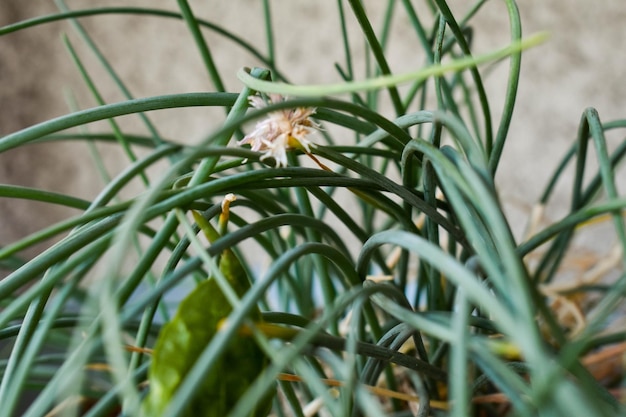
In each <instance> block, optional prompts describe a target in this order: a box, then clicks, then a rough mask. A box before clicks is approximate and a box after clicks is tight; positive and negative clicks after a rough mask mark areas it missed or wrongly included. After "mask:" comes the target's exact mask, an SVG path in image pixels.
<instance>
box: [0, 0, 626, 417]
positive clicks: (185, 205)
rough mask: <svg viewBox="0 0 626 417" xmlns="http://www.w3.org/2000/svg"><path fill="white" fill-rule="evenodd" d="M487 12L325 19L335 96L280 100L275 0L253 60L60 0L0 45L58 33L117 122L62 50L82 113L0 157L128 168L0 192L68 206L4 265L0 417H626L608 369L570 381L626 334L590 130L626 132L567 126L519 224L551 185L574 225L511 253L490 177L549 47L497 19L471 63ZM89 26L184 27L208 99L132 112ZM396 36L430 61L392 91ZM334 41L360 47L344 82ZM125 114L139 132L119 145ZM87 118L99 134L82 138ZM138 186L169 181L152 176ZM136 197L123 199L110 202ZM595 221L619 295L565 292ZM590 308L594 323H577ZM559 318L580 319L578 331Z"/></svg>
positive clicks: (8, 144)
mask: <svg viewBox="0 0 626 417" xmlns="http://www.w3.org/2000/svg"><path fill="white" fill-rule="evenodd" d="M485 3H486V2H485V1H484V0H482V1H476V2H475V3H474V4H473V5H472V7H470V8H469V9H468V10H469V11H468V13H467V15H465V16H456V15H455V14H454V13H453V12H452V11H451V9H450V8H449V7H448V5H447V3H446V1H445V0H429V1H425V2H423V4H420V6H419V7H417V6H416V5H415V4H414V3H412V2H409V1H402V2H394V1H389V2H388V3H387V9H386V13H385V18H384V19H383V22H382V27H379V28H377V27H374V26H375V25H374V24H373V22H372V20H371V17H372V16H370V15H368V13H367V10H366V8H365V7H364V5H363V4H362V3H361V2H360V1H358V0H348V1H345V2H342V1H338V2H337V16H338V17H339V19H338V22H339V23H340V27H338V28H336V30H337V33H338V36H340V41H341V42H339V44H340V45H342V46H343V48H344V52H345V54H344V55H345V61H344V62H339V63H337V64H336V70H337V72H338V75H339V76H340V79H341V82H340V83H337V84H324V85H295V84H291V83H289V82H288V81H287V78H286V77H287V75H288V74H289V68H279V67H277V64H276V63H277V62H278V61H277V60H276V56H277V55H279V54H280V52H281V51H280V50H278V49H276V48H275V44H274V39H273V21H272V13H271V8H270V3H269V1H264V2H263V10H264V15H263V19H261V20H260V24H264V25H265V30H266V33H267V39H268V45H267V48H266V50H259V49H256V48H255V47H254V46H252V44H251V43H248V42H247V41H246V40H245V39H243V38H242V37H241V36H238V34H237V33H233V32H230V31H228V30H226V29H224V28H223V27H221V26H220V25H219V23H217V22H211V21H206V20H203V19H200V18H199V17H197V16H195V15H194V13H193V10H192V8H191V7H190V4H189V3H188V2H187V1H186V0H178V2H177V5H178V9H177V10H160V9H153V8H131V7H102V8H85V9H79V10H70V9H68V8H67V7H66V6H65V4H64V3H63V2H62V1H58V2H57V5H58V8H59V12H58V13H56V14H52V15H47V16H40V17H35V18H32V19H29V20H26V21H22V22H17V23H14V24H11V25H9V26H5V27H4V28H1V29H0V35H4V34H8V33H11V32H15V31H18V30H29V28H31V27H33V26H37V25H43V24H46V23H48V22H52V21H58V20H65V21H67V22H69V23H71V24H72V27H73V30H75V31H76V32H77V33H78V34H79V36H80V38H81V39H82V40H83V42H84V43H85V45H86V46H87V47H88V48H89V49H90V50H91V51H92V52H94V53H95V56H96V58H97V60H98V62H99V63H100V64H101V65H102V67H103V68H104V70H105V71H106V73H107V74H108V75H109V76H111V77H112V78H113V79H114V80H115V82H116V85H117V86H118V88H119V89H120V91H121V92H122V94H123V95H124V96H125V97H126V100H124V101H122V102H118V103H112V104H106V103H105V102H104V100H103V99H102V97H101V96H100V94H99V93H98V84H99V81H100V80H98V79H93V78H92V77H91V76H90V74H89V73H88V72H87V70H86V68H85V66H84V65H83V64H82V60H83V57H81V56H80V54H79V53H77V52H76V50H75V49H74V47H73V46H72V44H71V43H70V42H69V41H68V40H67V39H65V40H64V42H65V43H66V46H67V49H68V52H69V59H71V60H72V61H73V62H74V63H75V65H76V67H77V69H78V70H79V72H80V74H81V75H82V77H83V79H84V81H85V85H86V86H87V88H88V90H89V91H90V92H91V94H92V95H93V97H94V98H95V100H96V102H97V103H98V106H97V107H93V108H88V109H84V110H79V109H74V111H69V112H68V113H67V115H65V116H61V117H58V118H56V119H52V120H48V121H45V122H42V123H39V124H36V125H33V126H30V127H27V128H25V129H23V130H20V131H17V132H14V133H11V134H9V135H7V136H5V137H3V138H1V139H0V152H6V151H9V150H11V149H15V148H18V147H23V146H28V145H29V144H31V143H34V142H43V141H47V142H53V143H54V142H62V141H73V142H72V143H81V142H85V143H94V142H97V141H106V142H110V143H115V144H117V146H119V147H120V148H121V149H122V150H123V151H124V152H125V155H126V156H127V158H128V162H127V164H126V168H125V169H124V170H123V171H121V172H119V173H116V174H114V175H111V176H110V180H109V182H108V183H107V185H106V186H105V187H103V188H102V190H100V192H99V193H98V194H97V196H96V197H95V198H94V199H93V200H91V201H88V200H84V199H81V198H78V197H75V196H73V195H71V194H63V193H58V192H52V191H49V190H44V189H36V188H26V187H21V186H16V185H12V184H2V185H0V196H1V197H2V198H5V199H25V200H32V201H37V202H44V203H48V204H54V205H61V206H65V207H71V208H74V209H78V210H80V213H79V214H75V215H71V216H68V217H67V218H66V219H65V220H63V221H61V222H58V223H55V224H53V225H51V226H49V227H46V228H44V229H42V230H39V231H37V232H35V233H32V234H30V235H28V236H25V237H24V238H22V239H19V240H18V241H15V242H3V243H4V246H3V247H1V248H0V266H1V267H2V268H3V270H4V271H5V272H6V277H5V278H4V279H3V280H2V281H0V300H1V305H2V310H1V311H0V339H1V343H2V358H0V371H1V372H0V374H1V377H2V379H1V382H0V404H1V410H2V412H1V414H2V415H6V416H11V415H17V414H18V413H22V415H24V416H29V417H34V416H46V415H48V416H53V415H54V416H56V415H63V416H78V415H81V416H82V415H85V416H91V417H96V416H111V415H120V416H121V415H124V416H135V415H154V413H158V414H160V415H167V416H188V415H204V416H217V415H229V416H250V415H267V414H268V413H271V415H275V416H291V415H294V416H308V415H315V414H316V413H319V415H332V416H349V415H354V416H357V415H367V416H404V415H406V416H409V415H418V416H428V415H434V416H444V415H450V416H458V417H461V416H468V415H488V416H500V415H519V416H532V415H542V416H543V415H545V416H548V415H549V416H553V415H554V416H556V415H563V416H566V415H567V416H574V415H587V416H598V415H623V413H625V412H626V410H625V409H624V406H623V401H621V398H622V397H620V395H619V386H620V380H621V378H622V375H621V372H619V371H616V372H614V373H612V374H611V375H610V376H611V378H608V377H606V375H601V374H600V373H598V371H597V370H595V369H594V368H593V367H591V366H590V365H589V364H590V363H591V359H590V358H592V357H594V356H592V355H595V354H596V352H599V351H600V352H602V351H605V350H606V349H610V348H611V349H615V346H618V347H619V346H621V345H620V344H619V342H620V341H622V340H623V339H624V336H625V334H624V331H623V330H620V329H619V328H617V327H615V326H614V324H613V323H614V322H615V315H616V314H618V313H619V311H620V310H619V308H620V303H621V302H622V297H623V293H624V291H625V290H626V277H625V276H624V275H623V266H624V257H623V253H624V247H625V246H626V229H625V227H624V220H623V217H622V211H623V210H624V207H625V206H626V199H625V198H624V197H623V196H620V194H619V191H618V188H617V186H616V178H615V177H616V175H615V172H616V169H617V166H618V165H619V163H620V162H621V161H622V159H623V157H624V154H625V153H626V143H621V144H619V145H618V146H611V147H609V146H607V140H606V138H605V132H606V131H608V130H617V131H619V130H620V129H623V128H624V127H626V120H616V121H611V122H604V121H602V120H601V118H600V116H599V115H598V113H597V112H596V111H595V110H594V109H591V108H590V109H587V110H584V112H583V115H582V118H581V122H580V127H579V131H578V133H577V136H576V138H575V140H573V141H572V148H571V150H570V151H569V152H568V153H567V154H566V155H565V156H564V157H563V159H562V162H561V163H560V164H559V165H558V166H557V167H555V171H554V175H553V176H552V178H551V179H550V180H549V181H548V184H547V186H546V189H545V192H544V193H543V195H542V197H541V200H540V202H539V205H538V207H545V206H546V204H547V203H548V202H549V200H550V198H551V196H552V195H553V190H554V187H555V184H556V183H557V182H558V181H570V182H571V184H572V185H571V187H572V193H571V203H570V205H569V211H568V213H567V214H566V215H565V216H564V217H563V218H561V219H559V220H558V221H555V222H554V223H552V224H550V225H548V226H545V227H537V228H534V229H532V232H531V233H530V234H529V236H528V237H526V238H525V240H524V241H523V242H517V241H516V239H515V238H514V236H513V234H512V232H511V227H510V225H509V223H508V220H507V216H506V215H505V213H504V211H503V209H502V204H501V201H500V198H499V195H498V191H497V189H496V187H495V178H496V174H497V170H498V162H499V160H500V157H501V154H502V151H503V148H504V146H505V144H506V141H507V137H508V132H509V125H510V122H511V118H512V115H513V109H514V104H515V97H516V91H517V87H518V80H519V76H520V71H521V58H522V55H523V50H525V49H526V48H529V47H532V46H535V45H537V44H538V43H540V42H542V41H543V40H544V39H545V36H543V35H541V34H539V35H531V36H529V37H526V38H522V35H521V23H520V16H519V13H518V9H517V5H516V3H515V1H514V0H505V3H506V6H507V11H508V15H507V16H503V17H502V18H503V19H505V18H506V19H508V20H509V28H510V33H509V35H508V38H509V39H510V43H509V44H508V45H502V49H499V50H496V51H493V52H490V53H487V54H483V55H481V54H478V55H476V54H473V53H472V42H471V36H469V34H470V33H471V31H472V30H480V28H479V27H473V25H472V24H473V18H474V16H475V15H477V14H479V13H480V12H481V9H482V7H483V6H484V5H485ZM285 7H298V6H297V5H296V4H289V5H285ZM108 14H112V15H122V14H135V15H139V16H140V17H139V18H138V22H141V20H140V19H141V17H142V16H152V17H155V16H156V17H159V18H163V19H178V20H179V21H180V24H181V25H186V27H187V28H188V29H189V31H190V32H191V34H192V38H193V40H194V42H195V45H189V47H195V48H196V49H197V51H198V53H199V54H200V56H201V58H202V62H203V63H204V66H205V68H206V71H207V73H208V75H209V76H210V77H211V79H212V81H213V85H214V86H215V91H208V92H198V93H181V94H172V95H167V96H154V97H146V98H139V99H137V98H133V97H132V93H131V92H130V91H129V90H128V88H127V87H126V86H125V84H124V81H123V79H122V78H121V77H120V76H118V74H117V73H116V72H115V69H114V67H113V66H112V65H111V64H110V63H109V62H107V60H106V58H105V57H104V55H103V54H101V53H100V52H99V50H98V48H97V45H96V43H95V42H94V41H93V40H92V39H91V38H90V37H89V34H88V33H87V31H86V30H85V29H84V28H83V26H81V23H80V22H81V19H82V18H84V17H88V16H97V15H108ZM398 16H401V17H402V19H405V20H406V21H408V22H409V23H410V25H411V30H412V31H414V33H415V37H414V39H413V40H406V41H407V42H408V41H411V42H414V43H415V48H416V49H420V50H421V51H423V53H424V56H425V60H424V63H423V67H422V68H417V69H415V71H412V72H408V73H399V74H398V73H394V72H393V71H392V68H391V66H390V64H389V63H388V48H389V42H388V38H389V33H390V31H391V30H392V29H393V26H394V24H396V23H397V21H398V20H396V19H398ZM351 25H356V27H357V28H358V30H359V31H360V32H359V33H360V36H361V37H362V41H363V42H364V45H365V49H366V56H367V63H366V65H364V68H365V73H363V74H356V70H355V69H354V68H355V67H356V65H355V64H356V63H355V62H354V61H355V54H354V51H353V49H352V46H351V45H353V44H354V43H353V42H352V40H351V39H349V36H354V31H350V30H348V29H349V28H350V27H351ZM207 32H212V33H214V34H216V35H219V36H223V37H226V38H228V39H229V40H230V41H232V42H233V43H234V44H235V45H236V46H237V47H238V48H241V49H242V50H245V51H247V52H248V53H249V54H250V56H251V57H252V58H251V59H253V61H251V64H250V68H242V69H241V70H240V71H239V72H238V73H237V77H238V79H239V80H240V82H241V84H240V89H239V90H238V91H226V89H225V87H224V84H223V82H222V81H221V77H222V76H223V74H222V73H221V69H220V57H219V56H214V55H213V54H212V51H211V48H210V46H209V44H208V43H207V42H206V40H205V34H206V33H207ZM495 63H497V64H498V65H505V66H508V79H507V84H506V88H505V91H504V92H503V94H504V100H503V101H502V100H500V101H499V102H503V103H504V106H503V108H501V109H497V112H493V109H492V105H491V104H490V103H491V99H492V98H491V97H489V96H488V95H487V93H486V89H485V86H484V74H485V71H483V68H484V66H483V65H482V64H495ZM499 99H500V98H499ZM385 102H386V103H388V104H389V106H384V105H383V104H381V103H385ZM198 106H200V107H205V108H210V107H217V108H223V109H224V110H225V112H224V113H225V114H226V115H225V116H224V118H223V122H222V123H221V125H220V127H219V128H216V129H215V130H213V131H211V132H210V133H209V134H208V135H207V136H206V138H205V139H204V140H202V141H200V142H198V143H196V144H193V145H184V144H182V143H183V141H182V140H181V138H176V137H173V138H164V137H162V136H161V135H160V134H159V133H158V132H159V127H158V125H155V124H154V123H153V122H151V120H150V112H151V111H154V110H167V109H185V108H188V107H198ZM496 113H497V114H499V115H500V116H498V117H494V114H496ZM129 114H139V115H140V116H141V118H142V120H143V123H144V126H145V132H146V133H145V135H136V134H132V135H131V134H128V133H126V132H124V130H123V129H122V128H121V127H120V125H119V124H117V123H116V121H115V118H116V117H119V116H123V115H129ZM95 121H108V122H109V126H110V127H111V129H110V130H108V131H98V132H91V131H89V130H87V129H86V126H87V124H89V123H91V122H95ZM592 151H593V152H592ZM591 155H593V156H591ZM592 157H595V159H596V161H597V164H596V165H597V166H598V168H597V171H596V172H592V173H590V172H588V171H589V170H590V169H591V168H589V167H588V165H589V161H590V159H591V158H592ZM95 158H96V162H97V164H96V165H102V164H101V162H102V161H101V160H99V159H98V158H99V157H98V155H97V154H95ZM157 164H158V165H159V166H166V167H167V168H166V169H159V170H158V171H155V170H153V169H152V170H151V168H153V167H154V166H156V165H157ZM569 165H573V166H574V167H575V169H574V171H575V173H574V177H573V178H566V176H565V174H564V172H566V170H565V168H566V167H568V166H569ZM155 172H158V173H155ZM51 174H53V173H51ZM136 180H139V183H140V184H143V190H142V191H141V192H139V193H136V194H135V195H134V196H131V197H128V196H127V195H126V194H125V193H122V192H121V191H122V190H125V188H126V187H127V185H128V184H129V183H131V182H136ZM599 221H604V222H611V224H612V226H613V227H612V230H613V233H614V234H613V236H612V239H614V240H615V242H616V244H615V250H614V253H615V254H616V255H615V256H613V259H614V262H612V263H611V265H610V268H608V269H612V270H613V271H617V273H616V274H614V275H613V276H614V279H613V280H612V281H611V282H595V281H594V282H593V283H582V284H581V285H575V286H570V287H567V288H565V289H563V288H562V287H559V286H558V285H556V284H557V283H558V282H559V274H560V271H561V270H562V268H563V266H564V264H565V263H566V262H567V259H568V257H567V255H568V251H569V250H570V248H571V242H572V239H573V238H574V237H575V236H576V235H577V234H578V233H579V232H580V230H581V229H583V228H586V227H591V226H592V225H593V224H595V223H597V222H599ZM211 224H213V225H211ZM202 231H203V232H205V234H207V236H208V237H209V238H208V239H205V238H204V237H203V236H202V233H201V232H202ZM51 238H55V239H56V243H54V244H51V245H48V246H44V249H43V250H41V251H39V252H38V253H36V254H35V255H33V256H30V255H26V254H30V253H32V251H29V250H30V249H31V248H32V247H34V246H36V245H39V246H37V247H41V245H42V242H48V241H49V239H51ZM531 258H532V263H531V262H530V261H529V260H530V259H531ZM226 261H228V262H230V264H229V265H230V266H224V265H225V262H226ZM233 265H237V276H236V277H235V276H234V275H233V274H234V272H233V270H234V269H233V268H234V266H233ZM260 265H261V266H260ZM207 280H209V281H208V282H209V283H210V285H208V286H207V285H204V284H203V283H207ZM233 287H234V288H233ZM200 289H202V291H203V292H202V293H200V292H199V290H200ZM207 289H210V291H208V290H207ZM547 289H551V291H548V290H547ZM589 296H594V297H595V298H594V299H595V301H594V303H593V305H590V304H588V303H583V302H582V301H581V300H586V299H587V297H589ZM181 300H183V301H181ZM184 300H187V301H184ZM191 300H193V301H191ZM555 300H556V301H558V302H555ZM564 305H570V306H574V307H575V308H577V311H579V313H580V314H579V316H582V318H581V321H579V326H578V327H576V328H575V329H572V327H571V326H568V325H567V323H565V322H564V320H563V319H562V315H561V313H562V312H563V306H564ZM559 306H560V307H559ZM218 307H219V308H218ZM204 318H206V320H204ZM209 323H212V324H209ZM164 326H168V330H167V331H164V332H161V329H162V328H164ZM207 326H213V328H212V329H208V328H207ZM177 329H178V330H177ZM246 345H251V346H255V348H254V349H256V350H254V352H255V353H254V355H255V357H258V358H259V360H258V361H256V362H254V367H251V360H254V358H253V357H252V356H251V355H252V354H246V353H245V352H246V351H247V350H246V349H244V347H245V346H246ZM168 346H169V347H168ZM603 349H605V350H603ZM617 352H619V350H618V351H617ZM189 355H192V356H189ZM152 358H155V361H154V362H155V363H154V364H153V363H152V362H153V361H152ZM156 358H159V361H158V363H159V364H161V365H157V363H156ZM163 364H165V365H163ZM159 366H169V368H162V367H161V368H159ZM164 369H165V371H164ZM251 369H254V372H253V373H252V374H251V372H250V370H251ZM209 379H211V380H212V381H215V380H217V381H218V382H217V383H211V384H207V383H206V381H208V380H209ZM220 381H223V382H220ZM163 386H167V387H169V388H162V387H163ZM233 386H237V387H238V390H237V392H236V393H235V394H234V393H233V388H232V387H233ZM157 387H159V388H158V389H159V390H161V391H158V392H157V391H156V390H157ZM163 390H165V391H163ZM616 393H617V394H616ZM147 398H150V401H151V403H150V404H158V405H149V406H146V401H147V400H146V399H147ZM163 398H166V401H162V399H163ZM206 398H211V400H210V401H203V399H206ZM226 398H228V400H227V399H226ZM190 404H195V405H194V406H193V407H195V408H193V409H190V408H189V407H190ZM259 404H267V406H262V407H260V406H259ZM150 407H156V408H150ZM146 410H148V411H146ZM149 413H152V414H149Z"/></svg>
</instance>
